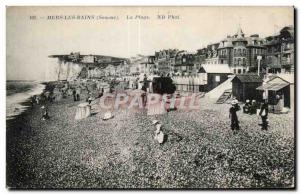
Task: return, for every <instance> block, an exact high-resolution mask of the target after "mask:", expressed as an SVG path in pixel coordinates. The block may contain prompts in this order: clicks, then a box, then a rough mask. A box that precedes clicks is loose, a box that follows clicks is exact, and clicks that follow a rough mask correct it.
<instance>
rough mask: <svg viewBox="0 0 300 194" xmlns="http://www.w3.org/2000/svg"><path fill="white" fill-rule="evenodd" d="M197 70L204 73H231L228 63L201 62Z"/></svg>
mask: <svg viewBox="0 0 300 194" xmlns="http://www.w3.org/2000/svg"><path fill="white" fill-rule="evenodd" d="M199 72H200V73H201V72H205V73H231V71H230V68H229V66H228V64H203V65H202V67H201V68H200V70H199Z"/></svg>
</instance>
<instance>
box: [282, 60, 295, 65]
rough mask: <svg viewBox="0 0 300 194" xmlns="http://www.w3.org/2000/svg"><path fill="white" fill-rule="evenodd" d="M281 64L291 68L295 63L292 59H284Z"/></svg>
mask: <svg viewBox="0 0 300 194" xmlns="http://www.w3.org/2000/svg"><path fill="white" fill-rule="evenodd" d="M281 64H282V65H284V66H290V65H293V64H294V61H293V60H292V58H284V59H282V61H281Z"/></svg>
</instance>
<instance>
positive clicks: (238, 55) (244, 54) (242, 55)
mask: <svg viewBox="0 0 300 194" xmlns="http://www.w3.org/2000/svg"><path fill="white" fill-rule="evenodd" d="M233 56H234V57H246V53H234V55H233Z"/></svg>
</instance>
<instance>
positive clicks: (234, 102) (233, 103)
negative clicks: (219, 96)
mask: <svg viewBox="0 0 300 194" xmlns="http://www.w3.org/2000/svg"><path fill="white" fill-rule="evenodd" d="M238 103H239V101H237V100H233V101H232V102H231V104H232V105H235V104H238Z"/></svg>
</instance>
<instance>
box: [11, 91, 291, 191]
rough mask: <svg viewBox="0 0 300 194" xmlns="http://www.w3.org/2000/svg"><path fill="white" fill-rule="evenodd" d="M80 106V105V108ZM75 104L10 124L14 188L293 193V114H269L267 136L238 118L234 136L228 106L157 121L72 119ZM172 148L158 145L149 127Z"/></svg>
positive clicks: (129, 116)
mask: <svg viewBox="0 0 300 194" xmlns="http://www.w3.org/2000/svg"><path fill="white" fill-rule="evenodd" d="M82 99H84V98H82ZM81 102H83V101H81ZM79 103H80V102H74V101H73V99H72V97H68V98H66V99H62V100H61V101H60V102H53V103H51V104H47V107H48V109H49V116H50V119H49V120H46V121H42V120H41V115H42V110H41V109H40V106H41V105H35V106H34V107H33V108H30V109H29V110H27V111H26V112H25V113H23V114H22V115H19V116H18V117H17V118H16V119H14V120H11V121H8V122H7V185H8V187H9V188H18V189H20V188H21V189H22V188H23V189H24V188H31V189H36V188H48V189H50V188H85V189H87V188H97V189H106V188H158V189H159V188H178V189H180V188H250V187H251V188H269V187H272V188H292V187H294V175H295V169H294V154H295V153H294V115H293V113H288V114H287V115H275V114H270V115H269V120H270V128H269V130H268V131H262V130H261V129H260V126H259V125H258V124H259V123H261V120H260V118H259V117H258V116H257V115H245V114H243V113H242V111H239V115H238V116H239V119H240V126H241V130H240V131H238V132H237V133H236V134H234V133H233V132H232V131H231V130H230V120H229V118H228V110H229V107H230V105H228V104H214V101H213V100H208V99H205V98H203V99H201V108H200V109H199V110H191V111H182V110H181V111H171V112H169V113H167V114H163V115H159V116H156V117H155V116H147V114H146V112H142V111H141V112H136V111H130V110H118V111H113V114H114V118H113V119H110V120H107V121H103V120H102V116H103V114H104V111H103V110H101V109H100V108H99V106H98V104H97V100H96V101H94V102H93V105H92V116H90V117H88V118H86V119H82V120H75V119H74V117H75V111H76V106H77V105H78V104H79ZM154 118H156V119H159V120H160V121H161V123H162V131H163V132H164V133H165V134H166V135H167V141H166V142H165V143H164V144H162V145H160V144H158V143H157V142H156V141H155V140H154V131H155V127H154V126H153V125H152V120H153V119H154Z"/></svg>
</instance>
